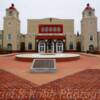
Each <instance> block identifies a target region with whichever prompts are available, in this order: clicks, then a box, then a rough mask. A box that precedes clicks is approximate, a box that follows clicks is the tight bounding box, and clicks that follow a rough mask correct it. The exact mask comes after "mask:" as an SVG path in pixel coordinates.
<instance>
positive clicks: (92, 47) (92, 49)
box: [89, 44, 94, 52]
mask: <svg viewBox="0 0 100 100" xmlns="http://www.w3.org/2000/svg"><path fill="white" fill-rule="evenodd" d="M89 51H90V52H93V51H94V46H93V45H92V44H91V45H89Z"/></svg>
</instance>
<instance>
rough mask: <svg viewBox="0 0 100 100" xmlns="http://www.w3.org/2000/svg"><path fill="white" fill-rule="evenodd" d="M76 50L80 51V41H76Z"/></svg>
mask: <svg viewBox="0 0 100 100" xmlns="http://www.w3.org/2000/svg"><path fill="white" fill-rule="evenodd" d="M76 50H77V51H78V52H81V43H80V42H79V41H78V42H77V43H76Z"/></svg>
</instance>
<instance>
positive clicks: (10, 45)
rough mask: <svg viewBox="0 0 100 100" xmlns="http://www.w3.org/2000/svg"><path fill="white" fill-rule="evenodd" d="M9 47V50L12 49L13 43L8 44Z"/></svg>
mask: <svg viewBox="0 0 100 100" xmlns="http://www.w3.org/2000/svg"><path fill="white" fill-rule="evenodd" d="M7 49H8V50H9V51H12V44H11V43H9V44H7Z"/></svg>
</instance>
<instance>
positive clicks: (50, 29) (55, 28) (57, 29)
mask: <svg viewBox="0 0 100 100" xmlns="http://www.w3.org/2000/svg"><path fill="white" fill-rule="evenodd" d="M39 33H63V25H62V24H55V25H54V24H53V25H51V24H50V25H46V24H40V25H39Z"/></svg>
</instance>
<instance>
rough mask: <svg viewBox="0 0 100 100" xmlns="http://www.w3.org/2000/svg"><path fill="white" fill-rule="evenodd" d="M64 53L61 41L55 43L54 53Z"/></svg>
mask: <svg viewBox="0 0 100 100" xmlns="http://www.w3.org/2000/svg"><path fill="white" fill-rule="evenodd" d="M63 51H64V44H63V41H60V40H59V41H57V43H56V52H59V53H62V52H63Z"/></svg>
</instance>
